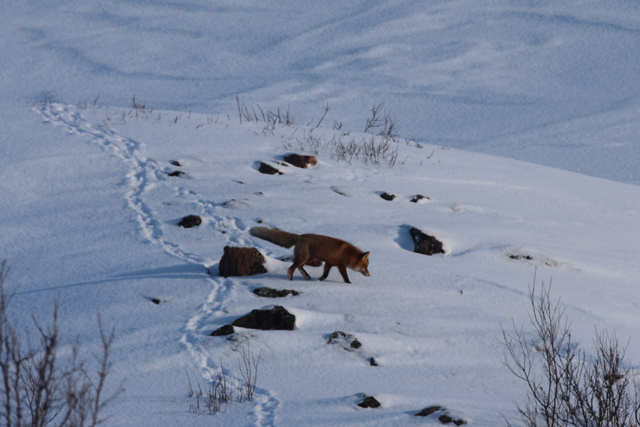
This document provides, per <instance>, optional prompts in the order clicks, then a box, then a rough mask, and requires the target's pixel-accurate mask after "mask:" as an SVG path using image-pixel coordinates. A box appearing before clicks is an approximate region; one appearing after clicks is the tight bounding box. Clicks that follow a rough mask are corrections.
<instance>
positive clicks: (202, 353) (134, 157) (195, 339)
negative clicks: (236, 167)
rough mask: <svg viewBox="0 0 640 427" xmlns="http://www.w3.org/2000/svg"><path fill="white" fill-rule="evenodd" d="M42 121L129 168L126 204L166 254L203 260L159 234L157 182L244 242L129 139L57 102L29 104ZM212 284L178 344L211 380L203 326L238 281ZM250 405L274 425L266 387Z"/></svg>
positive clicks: (234, 221)
mask: <svg viewBox="0 0 640 427" xmlns="http://www.w3.org/2000/svg"><path fill="white" fill-rule="evenodd" d="M34 111H36V112H37V113H39V114H40V115H41V116H42V117H43V118H44V121H45V122H46V123H51V124H52V125H54V126H60V127H63V128H64V129H65V130H66V131H67V132H68V133H69V134H75V135H80V136H84V137H87V138H88V140H89V141H90V142H91V143H94V144H97V145H99V146H100V147H101V148H102V149H103V150H104V151H105V152H106V153H108V154H110V155H112V156H114V157H116V158H118V159H120V160H121V161H122V162H123V163H124V164H125V165H126V166H127V168H128V169H129V172H128V173H127V174H126V177H125V185H126V188H127V191H126V193H125V199H126V201H127V206H128V207H129V208H130V209H131V210H132V211H133V212H134V214H135V217H136V221H137V223H138V225H139V227H140V228H139V230H140V235H141V236H142V238H143V239H144V241H147V242H149V243H151V244H153V245H157V246H158V247H160V248H162V249H163V250H164V251H165V252H166V253H168V254H169V255H171V256H174V257H176V258H179V259H181V260H183V261H185V262H188V263H191V264H198V265H202V266H203V267H204V265H205V259H204V258H203V257H201V256H200V255H198V254H196V253H193V252H189V251H187V250H185V249H183V248H182V247H181V246H180V244H179V243H175V242H172V241H170V240H169V238H168V237H167V235H166V234H165V233H164V232H163V228H162V227H163V221H162V220H161V219H160V218H159V216H158V214H157V212H155V211H154V209H153V208H152V207H151V206H150V203H148V202H147V201H145V195H147V194H148V192H149V191H150V190H152V189H153V188H154V187H156V186H157V185H159V184H163V185H167V186H171V187H173V188H174V190H173V191H174V194H176V195H177V196H178V197H180V198H181V199H184V200H186V201H187V202H189V203H191V204H193V205H194V206H197V207H198V208H199V209H200V210H202V212H204V213H205V214H206V215H207V217H208V218H210V219H212V220H213V222H214V227H216V228H218V229H224V230H225V233H226V234H225V241H226V242H228V243H234V244H244V243H245V241H244V239H243V238H242V233H243V230H244V229H245V228H246V226H245V224H244V222H243V221H242V220H240V219H239V218H235V217H231V216H225V215H219V214H218V212H219V211H220V206H219V205H218V204H216V203H214V202H211V201H208V200H205V199H203V198H201V197H199V195H198V194H197V193H196V192H194V191H192V190H189V189H187V188H185V187H183V186H180V185H176V182H175V181H169V180H168V179H167V175H166V174H165V172H164V171H163V167H162V164H161V163H160V162H158V161H157V160H155V159H153V158H149V157H145V156H143V155H142V154H141V148H142V144H141V143H140V142H138V141H136V140H134V139H131V138H127V137H124V136H122V135H119V134H117V133H116V132H115V131H114V130H112V129H111V128H109V127H108V126H106V125H103V124H96V123H93V122H90V121H88V120H86V119H85V118H83V117H82V114H81V113H80V112H79V111H78V110H77V108H76V107H75V106H69V105H62V104H53V103H52V104H48V105H41V106H38V107H35V108H34ZM203 271H204V268H203ZM203 278H204V280H207V281H208V282H209V283H211V285H212V289H211V292H210V294H209V296H208V298H207V301H206V302H205V303H204V304H203V305H202V306H201V307H200V309H199V310H198V312H197V313H196V314H195V315H194V316H193V317H192V318H191V319H189V320H188V321H187V322H186V325H185V328H184V331H183V336H182V338H181V340H180V341H181V343H182V344H183V345H184V346H185V348H186V350H187V352H188V354H189V355H190V356H191V357H192V358H193V359H194V360H195V362H196V365H197V366H199V367H200V369H201V374H202V376H203V377H204V378H205V379H206V380H208V381H211V380H213V379H214V378H215V376H216V375H217V373H218V372H219V370H220V369H221V367H220V365H219V361H216V360H214V359H213V358H212V357H211V348H210V346H207V345H206V343H207V342H208V341H206V340H203V338H207V337H206V336H204V335H203V332H202V330H203V329H206V324H207V321H208V319H210V318H211V316H212V315H213V313H216V312H220V311H221V310H222V309H223V308H224V305H225V303H226V301H227V300H228V299H229V298H230V297H231V296H232V295H233V294H234V292H236V291H237V288H238V286H239V284H238V283H237V282H236V281H235V280H230V279H224V278H221V277H220V278H218V277H210V276H209V275H206V276H205V275H203ZM254 405H255V406H254V408H253V410H252V411H251V413H250V414H251V417H252V418H253V422H254V424H255V425H256V426H260V427H266V426H274V425H275V410H276V409H277V407H278V406H279V405H280V402H279V401H278V400H277V399H276V398H275V397H273V395H272V393H271V392H270V391H268V390H265V389H257V390H256V395H255V400H254Z"/></svg>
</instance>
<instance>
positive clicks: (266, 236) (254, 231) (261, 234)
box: [249, 227, 300, 249]
mask: <svg viewBox="0 0 640 427" xmlns="http://www.w3.org/2000/svg"><path fill="white" fill-rule="evenodd" d="M249 234H251V235H252V236H254V237H257V238H259V239H263V240H266V241H268V242H271V243H273V244H275V245H278V246H282V247H283V248H287V249H288V248H290V247H291V246H293V245H295V244H296V243H298V238H299V237H300V236H299V235H297V234H293V233H287V232H286V231H281V230H278V229H275V228H266V227H253V228H251V229H250V230H249Z"/></svg>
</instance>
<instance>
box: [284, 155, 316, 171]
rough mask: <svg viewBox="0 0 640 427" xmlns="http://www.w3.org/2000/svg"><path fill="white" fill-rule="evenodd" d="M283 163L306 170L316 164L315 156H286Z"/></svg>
mask: <svg viewBox="0 0 640 427" xmlns="http://www.w3.org/2000/svg"><path fill="white" fill-rule="evenodd" d="M284 161H285V162H287V163H290V164H292V165H293V166H296V167H298V168H306V167H307V166H313V165H315V164H316V163H317V159H316V157H315V156H303V155H300V154H288V155H286V156H284Z"/></svg>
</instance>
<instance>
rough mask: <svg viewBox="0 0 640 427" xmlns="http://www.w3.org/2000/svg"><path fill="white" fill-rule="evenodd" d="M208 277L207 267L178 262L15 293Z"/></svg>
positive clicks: (22, 293) (23, 293)
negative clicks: (144, 280) (142, 280)
mask: <svg viewBox="0 0 640 427" xmlns="http://www.w3.org/2000/svg"><path fill="white" fill-rule="evenodd" d="M204 277H209V274H208V273H207V269H206V268H205V267H204V266H202V265H199V264H179V265H174V266H170V267H162V268H151V269H144V270H136V271H131V272H128V273H120V274H116V275H114V276H111V277H109V278H106V279H102V280H95V281H91V282H79V283H72V284H68V285H60V286H52V287H49V288H41V289H33V290H30V291H24V292H17V293H16V295H25V294H34V293H38V292H43V291H59V290H63V289H70V288H75V287H80V286H95V285H100V284H103V283H112V282H121V281H126V280H136V279H174V280H175V279H181V280H185V279H186V280H189V279H191V280H202V279H203V278H204Z"/></svg>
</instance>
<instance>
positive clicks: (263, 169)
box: [258, 162, 282, 175]
mask: <svg viewBox="0 0 640 427" xmlns="http://www.w3.org/2000/svg"><path fill="white" fill-rule="evenodd" d="M258 172H260V173H264V174H267V175H282V172H280V171H279V170H278V169H276V168H274V167H273V166H271V165H268V164H266V163H264V162H260V167H259V168H258Z"/></svg>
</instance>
